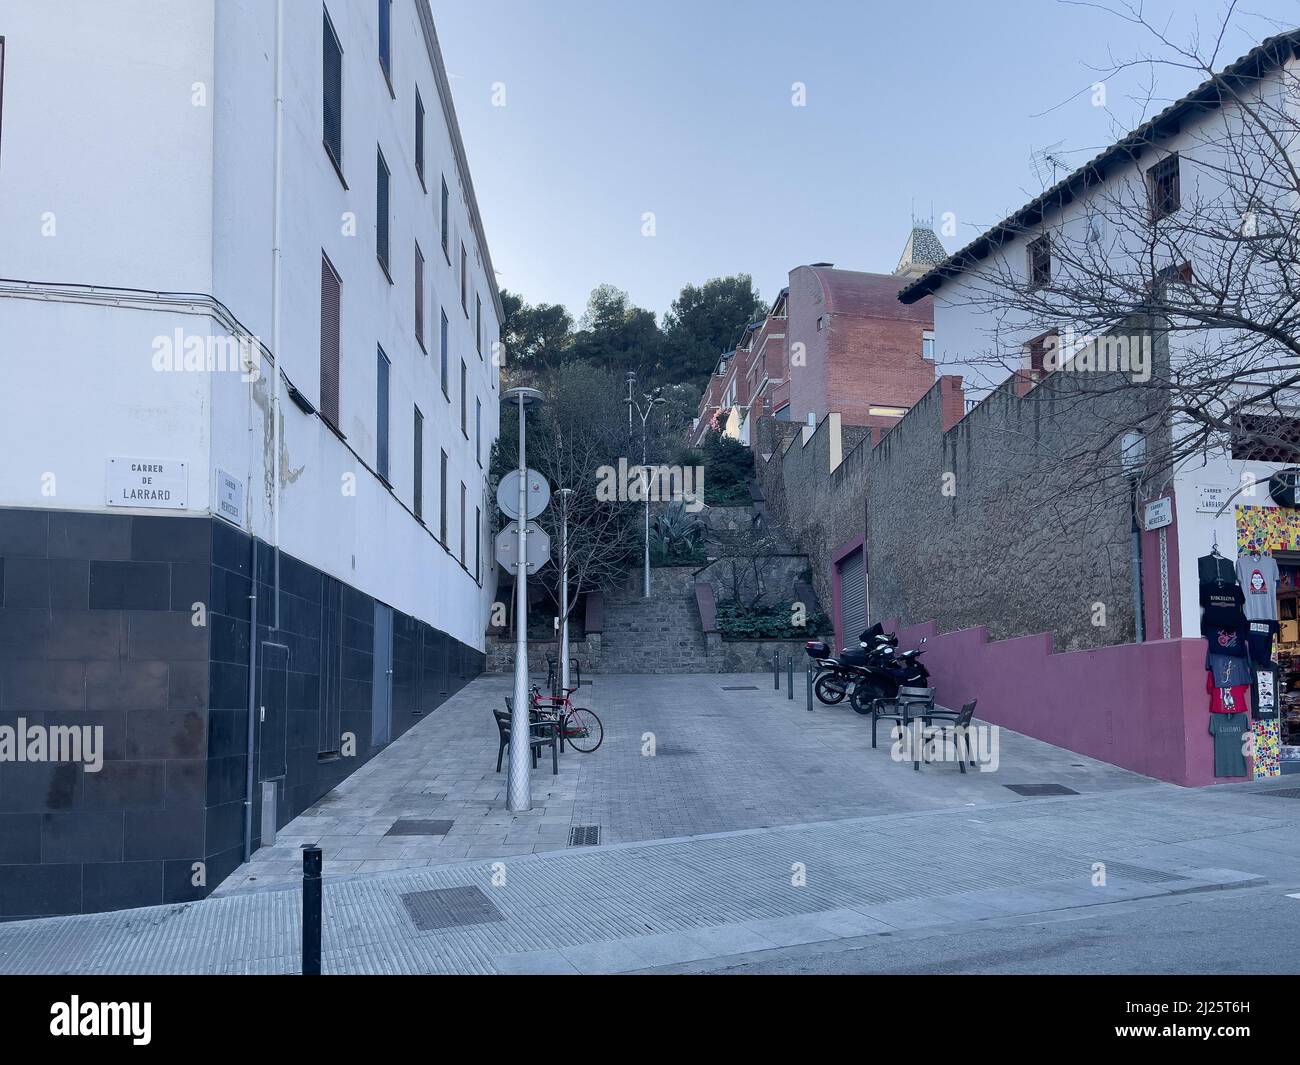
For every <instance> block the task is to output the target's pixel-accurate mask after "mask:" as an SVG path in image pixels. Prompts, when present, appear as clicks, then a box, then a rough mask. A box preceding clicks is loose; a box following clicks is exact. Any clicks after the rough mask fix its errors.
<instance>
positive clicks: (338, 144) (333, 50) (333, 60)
mask: <svg viewBox="0 0 1300 1065" xmlns="http://www.w3.org/2000/svg"><path fill="white" fill-rule="evenodd" d="M323 53H324V55H323V60H324V74H325V78H324V87H325V92H324V103H325V130H324V137H325V147H326V148H327V149H328V150H329V153H330V155H332V156H333V157H334V162H335V164H336V165H337V166H338V167H339V168H340V169H342V167H343V49H342V47H341V46H340V45H339V39H338V37H337V35H336V34H335V33H334V27H333V26H331V25H330V17H329V14H328V12H327V13H326V14H325V20H324V46H323Z"/></svg>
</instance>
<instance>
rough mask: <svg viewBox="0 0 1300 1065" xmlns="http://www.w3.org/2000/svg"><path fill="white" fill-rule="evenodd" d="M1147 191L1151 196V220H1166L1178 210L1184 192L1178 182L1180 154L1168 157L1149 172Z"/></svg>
mask: <svg viewBox="0 0 1300 1065" xmlns="http://www.w3.org/2000/svg"><path fill="white" fill-rule="evenodd" d="M1147 191H1148V193H1149V194H1150V196H1151V218H1152V219H1153V220H1155V219H1159V218H1164V217H1165V216H1166V215H1171V214H1173V213H1174V212H1175V211H1176V210H1178V207H1179V205H1180V204H1181V202H1182V190H1181V188H1180V187H1179V180H1178V153H1177V152H1174V153H1173V154H1172V155H1168V156H1166V157H1165V158H1164V159H1161V160H1160V162H1158V163H1156V165H1155V166H1153V167H1152V168H1151V169H1150V170H1148V171H1147Z"/></svg>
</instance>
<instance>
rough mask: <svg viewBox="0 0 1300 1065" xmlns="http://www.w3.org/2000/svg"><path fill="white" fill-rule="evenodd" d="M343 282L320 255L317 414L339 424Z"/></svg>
mask: <svg viewBox="0 0 1300 1065" xmlns="http://www.w3.org/2000/svg"><path fill="white" fill-rule="evenodd" d="M342 298H343V282H342V281H341V280H339V275H338V274H337V273H335V272H334V267H333V266H332V265H331V264H330V261H329V259H328V258H326V257H325V256H324V255H322V256H321V259H320V416H321V417H322V418H324V419H325V420H326V421H327V422H328V423H329V424H330V425H331V426H333V427H334V428H335V429H337V428H338V425H339V317H340V313H341V307H342Z"/></svg>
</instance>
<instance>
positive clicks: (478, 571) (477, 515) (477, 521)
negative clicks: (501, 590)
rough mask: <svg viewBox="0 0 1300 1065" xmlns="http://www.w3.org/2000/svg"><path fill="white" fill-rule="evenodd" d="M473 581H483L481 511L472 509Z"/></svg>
mask: <svg viewBox="0 0 1300 1065" xmlns="http://www.w3.org/2000/svg"><path fill="white" fill-rule="evenodd" d="M474 579H475V580H476V581H481V580H482V579H483V511H482V508H480V507H475V508H474Z"/></svg>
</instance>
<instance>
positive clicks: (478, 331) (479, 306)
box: [474, 292, 483, 359]
mask: <svg viewBox="0 0 1300 1065" xmlns="http://www.w3.org/2000/svg"><path fill="white" fill-rule="evenodd" d="M474 343H475V344H477V345H478V357H479V358H480V359H481V358H483V297H482V296H480V295H479V294H478V293H477V292H476V293H475V294H474Z"/></svg>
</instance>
